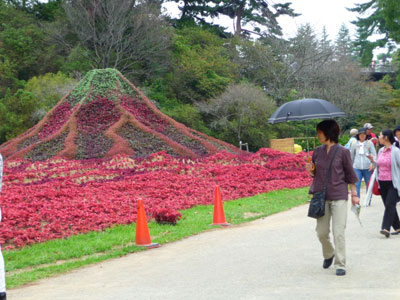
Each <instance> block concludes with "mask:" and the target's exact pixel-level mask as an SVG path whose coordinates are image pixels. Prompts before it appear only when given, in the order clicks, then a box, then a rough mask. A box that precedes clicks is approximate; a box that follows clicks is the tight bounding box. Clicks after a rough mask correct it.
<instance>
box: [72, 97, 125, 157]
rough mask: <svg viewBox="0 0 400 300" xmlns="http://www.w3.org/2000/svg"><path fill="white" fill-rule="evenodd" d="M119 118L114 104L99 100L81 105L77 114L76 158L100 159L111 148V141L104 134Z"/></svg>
mask: <svg viewBox="0 0 400 300" xmlns="http://www.w3.org/2000/svg"><path fill="white" fill-rule="evenodd" d="M120 117H121V114H120V112H119V111H118V109H117V107H116V106H115V104H114V103H113V102H112V101H110V100H108V99H107V98H100V97H98V98H97V99H95V100H93V101H92V102H90V103H88V104H85V105H83V106H82V107H81V108H80V110H79V112H78V113H77V129H78V132H79V134H78V138H77V140H76V145H77V153H76V158H78V159H88V158H100V157H103V156H104V154H106V153H107V152H108V151H109V150H110V149H111V147H112V145H113V141H112V140H111V139H110V138H108V137H106V136H105V135H104V132H105V131H106V130H107V129H108V128H109V127H110V126H111V125H112V124H114V123H115V122H117V121H118V120H119V118H120Z"/></svg>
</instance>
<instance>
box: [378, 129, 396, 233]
mask: <svg viewBox="0 0 400 300" xmlns="http://www.w3.org/2000/svg"><path fill="white" fill-rule="evenodd" d="M393 143H394V135H393V132H392V131H391V130H389V129H384V130H382V132H381V133H380V134H379V144H381V145H383V147H382V148H381V149H380V150H379V153H378V159H377V164H376V168H377V169H376V172H377V178H378V186H379V191H380V193H381V197H382V201H383V204H384V206H385V212H384V214H383V220H382V229H381V231H380V233H381V234H383V235H384V236H385V237H386V238H389V237H390V227H393V229H394V230H395V232H394V233H395V234H399V233H400V220H399V215H398V213H397V209H396V204H397V201H398V200H399V197H400V149H399V148H397V147H393Z"/></svg>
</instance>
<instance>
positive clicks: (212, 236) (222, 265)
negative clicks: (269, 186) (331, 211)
mask: <svg viewBox="0 0 400 300" xmlns="http://www.w3.org/2000/svg"><path fill="white" fill-rule="evenodd" d="M307 208H308V206H307V205H302V206H299V207H296V208H294V209H291V210H289V211H286V212H283V213H279V214H276V215H273V216H270V217H267V218H264V219H260V220H257V221H253V222H250V223H247V224H244V225H240V226H232V227H230V228H221V229H218V230H212V231H209V232H206V233H203V234H199V235H196V236H193V237H190V238H187V239H184V240H181V241H178V242H174V243H171V244H166V245H163V246H162V247H160V248H157V249H151V250H148V251H144V252H141V253H135V254H131V255H128V256H125V257H122V258H118V259H113V260H110V261H107V262H103V263H99V264H96V265H93V266H89V267H85V268H82V269H79V270H76V271H73V272H70V273H68V274H65V275H60V276H56V277H54V278H50V279H45V280H41V281H38V282H36V283H34V284H31V285H29V286H26V287H22V288H18V289H14V290H9V291H8V299H11V300H13V299H21V300H22V299H26V300H27V299H41V300H47V299H48V300H61V299H68V300H72V299H79V300H81V299H93V300H94V299H96V300H98V299H118V300H123V299H174V300H178V299H185V300H188V299H205V300H206V299H207V300H210V299H224V300H225V299H249V300H250V299H251V300H256V299H285V300H288V299H296V300H298V299H340V300H344V299H374V300H376V299H385V300H386V299H400V285H399V282H398V281H397V280H398V277H399V273H400V236H391V237H390V238H389V239H386V238H384V237H383V236H381V235H380V234H379V229H380V224H381V220H382V216H383V205H382V201H381V199H380V198H379V197H376V196H374V198H373V201H372V206H371V207H368V208H364V207H363V208H362V210H361V218H362V222H363V225H364V227H363V228H361V227H360V225H359V223H358V221H357V220H356V218H355V216H354V215H353V213H352V212H350V210H349V213H348V223H347V230H346V242H347V275H346V276H343V277H338V276H336V275H335V270H334V269H333V268H332V267H331V268H329V269H327V270H324V269H323V268H322V260H323V258H322V250H321V246H320V244H319V242H318V240H317V237H316V234H315V220H313V219H311V218H308V217H306V214H307ZM349 209H350V207H349ZM399 210H400V207H399Z"/></svg>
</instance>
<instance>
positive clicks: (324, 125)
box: [317, 120, 340, 143]
mask: <svg viewBox="0 0 400 300" xmlns="http://www.w3.org/2000/svg"><path fill="white" fill-rule="evenodd" d="M317 130H319V131H322V132H323V133H324V135H325V137H326V139H327V140H330V141H331V142H334V143H339V133H340V128H339V125H338V123H336V121H335V120H324V121H322V122H319V123H318V125H317Z"/></svg>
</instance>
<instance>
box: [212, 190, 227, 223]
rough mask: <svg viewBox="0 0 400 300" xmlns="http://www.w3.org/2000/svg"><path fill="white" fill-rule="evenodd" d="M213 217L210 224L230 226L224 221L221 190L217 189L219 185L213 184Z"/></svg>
mask: <svg viewBox="0 0 400 300" xmlns="http://www.w3.org/2000/svg"><path fill="white" fill-rule="evenodd" d="M214 196H215V197H214V198H215V201H214V218H213V223H212V225H221V226H230V225H231V224H229V223H226V221H225V213H224V207H223V206H222V197H221V191H220V190H219V186H218V185H217V186H215V193H214Z"/></svg>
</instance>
